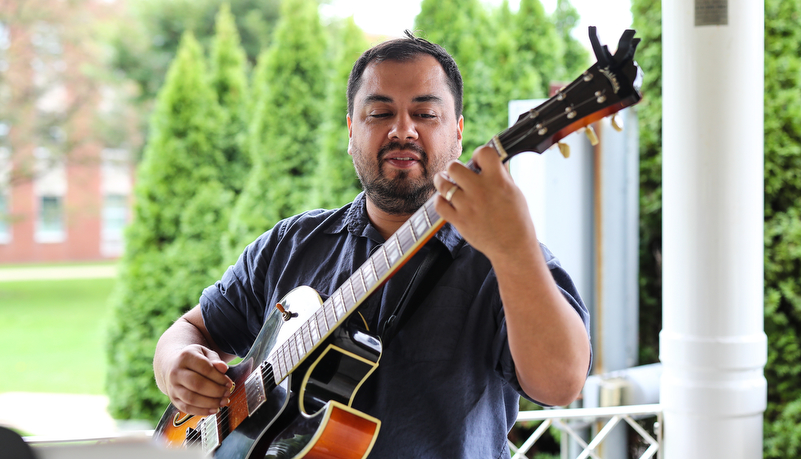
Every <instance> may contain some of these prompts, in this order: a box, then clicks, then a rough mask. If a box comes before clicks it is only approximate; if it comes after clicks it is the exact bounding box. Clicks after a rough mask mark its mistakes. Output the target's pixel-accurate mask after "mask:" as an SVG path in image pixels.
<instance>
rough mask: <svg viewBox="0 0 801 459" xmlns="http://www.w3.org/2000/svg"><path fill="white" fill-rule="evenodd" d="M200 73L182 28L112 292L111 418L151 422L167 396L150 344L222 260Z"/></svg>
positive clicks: (214, 141)
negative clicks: (156, 378) (155, 373)
mask: <svg viewBox="0 0 801 459" xmlns="http://www.w3.org/2000/svg"><path fill="white" fill-rule="evenodd" d="M205 75H206V69H205V64H204V60H203V53H202V51H201V48H200V45H199V44H198V42H197V41H196V40H195V39H194V37H193V36H192V35H191V34H187V35H185V37H184V38H183V40H182V42H181V46H180V48H179V51H178V54H177V56H176V59H175V61H174V62H173V64H172V66H171V67H170V70H169V72H168V74H167V79H166V83H165V86H164V88H163V89H162V90H161V91H160V93H159V97H158V101H157V104H156V108H155V112H154V114H153V117H152V119H151V126H150V129H151V133H152V135H151V138H150V141H149V142H148V144H147V146H146V148H145V154H144V157H143V160H142V162H141V164H140V166H139V170H138V172H137V182H136V188H135V204H134V210H133V212H134V218H133V221H132V223H131V225H130V226H129V228H128V230H127V232H126V250H125V255H124V256H123V258H122V260H121V262H120V278H119V282H118V284H117V288H116V290H115V293H114V295H113V296H112V319H111V324H110V329H109V336H108V342H107V357H108V375H107V391H108V394H109V397H110V405H109V409H110V412H111V413H112V415H113V416H114V417H116V418H120V419H146V420H151V421H153V420H156V419H158V416H159V415H160V413H161V412H162V411H163V410H164V408H165V407H166V403H167V398H166V397H165V396H164V395H163V394H161V392H159V390H158V388H157V387H156V385H155V384H154V383H153V369H152V361H153V353H154V351H155V346H156V342H157V341H158V338H159V336H161V334H162V333H163V332H164V330H166V329H167V327H169V326H170V325H171V324H172V322H173V321H174V320H175V319H176V318H177V317H178V316H180V315H181V314H182V313H183V312H185V311H186V310H188V309H189V308H191V307H192V306H194V305H195V304H196V303H197V299H198V297H199V296H200V292H201V290H202V289H203V288H204V287H205V286H207V285H209V284H210V283H211V282H212V281H213V279H214V278H215V277H216V276H217V275H218V273H211V272H209V270H210V269H213V268H216V267H218V266H220V264H221V259H220V246H219V233H220V231H221V230H222V228H223V227H224V224H225V223H226V220H227V215H226V212H227V211H226V209H228V208H229V207H230V202H229V201H230V200H231V196H230V192H228V191H226V189H225V187H224V186H223V185H222V183H221V181H220V170H222V169H224V168H225V159H224V157H223V155H222V154H221V152H220V148H219V135H218V126H219V125H220V118H219V116H218V114H219V108H218V106H217V104H216V102H215V97H214V93H213V91H212V89H211V86H210V85H209V82H208V81H207V79H206V77H205Z"/></svg>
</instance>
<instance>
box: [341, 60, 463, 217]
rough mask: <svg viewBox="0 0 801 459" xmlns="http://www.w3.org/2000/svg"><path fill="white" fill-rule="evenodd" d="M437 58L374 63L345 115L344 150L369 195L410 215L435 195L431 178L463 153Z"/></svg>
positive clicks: (459, 122)
mask: <svg viewBox="0 0 801 459" xmlns="http://www.w3.org/2000/svg"><path fill="white" fill-rule="evenodd" d="M454 111H455V108H454V99H453V95H452V94H451V93H450V90H449V89H448V84H447V77H446V76H445V72H444V71H443V70H442V67H441V66H440V64H439V62H437V60H436V59H434V58H433V57H432V56H429V55H420V56H418V57H417V58H415V59H413V60H410V61H405V62H398V61H383V62H379V63H376V62H373V63H371V64H369V65H368V66H367V68H366V69H365V70H364V74H363V75H362V83H361V87H360V88H359V90H358V92H357V93H356V95H355V97H354V103H353V118H352V119H351V117H350V116H348V136H349V138H350V143H349V144H348V153H349V154H350V155H351V156H353V164H354V166H355V167H356V172H357V174H358V175H359V180H361V182H362V186H364V189H365V192H366V193H367V197H368V199H370V200H371V201H372V202H373V203H374V204H375V205H376V207H378V208H379V209H381V210H382V211H384V212H387V213H389V214H394V215H404V214H411V213H413V212H414V211H416V210H417V209H418V208H420V207H422V205H423V204H424V203H425V201H426V200H427V199H428V198H429V197H430V196H431V195H432V194H433V192H434V184H433V177H434V175H435V174H436V173H438V172H440V171H442V170H444V168H445V166H446V165H447V164H448V163H449V162H450V161H452V160H454V159H456V158H458V157H459V155H460V154H461V152H462V143H461V142H462V129H463V126H464V122H463V119H462V118H461V117H459V119H457V118H456V114H455V113H454Z"/></svg>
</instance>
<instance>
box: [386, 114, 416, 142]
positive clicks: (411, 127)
mask: <svg viewBox="0 0 801 459" xmlns="http://www.w3.org/2000/svg"><path fill="white" fill-rule="evenodd" d="M389 138H390V139H397V140H415V139H417V126H415V122H414V118H412V117H411V116H410V115H408V114H399V115H398V116H397V117H396V118H395V123H393V125H392V129H390V131H389Z"/></svg>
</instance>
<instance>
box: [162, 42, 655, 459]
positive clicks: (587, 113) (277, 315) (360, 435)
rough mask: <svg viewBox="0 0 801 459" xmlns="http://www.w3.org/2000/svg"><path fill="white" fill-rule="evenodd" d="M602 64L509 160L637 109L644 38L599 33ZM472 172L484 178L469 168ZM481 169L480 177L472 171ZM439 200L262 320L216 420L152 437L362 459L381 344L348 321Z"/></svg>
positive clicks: (517, 143) (171, 415) (233, 451)
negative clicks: (352, 265)
mask: <svg viewBox="0 0 801 459" xmlns="http://www.w3.org/2000/svg"><path fill="white" fill-rule="evenodd" d="M590 40H591V42H592V45H593V50H594V52H595V55H596V58H597V62H596V64H594V65H593V66H592V67H590V68H589V69H588V70H587V71H585V72H584V73H583V74H582V75H581V76H579V77H578V78H577V79H576V80H575V81H573V82H572V83H570V84H569V85H567V86H566V87H564V88H562V89H561V90H560V91H559V92H558V93H557V94H556V95H555V96H553V97H552V98H550V99H549V100H547V101H546V102H545V103H543V104H541V105H539V106H538V107H536V108H533V109H531V110H529V111H528V112H526V113H524V114H522V115H521V116H520V117H519V119H518V120H517V122H516V123H515V124H514V125H513V126H511V127H510V128H508V129H506V130H505V131H503V132H501V133H500V134H498V135H496V136H495V137H493V138H492V140H491V141H490V142H489V144H491V145H492V146H494V148H495V149H496V151H498V153H499V155H500V156H501V158H502V160H503V161H507V160H509V159H510V158H511V157H513V156H515V155H517V154H519V153H522V152H526V151H533V152H537V153H542V152H544V151H545V150H547V149H548V148H550V147H551V146H552V145H554V144H555V143H557V142H558V141H559V140H560V139H562V138H564V137H565V136H567V135H568V134H570V133H572V132H574V131H576V130H578V129H580V128H583V127H586V126H588V125H589V124H590V123H592V122H594V121H597V120H599V119H601V118H603V117H606V116H609V115H611V114H614V113H616V112H618V111H619V110H621V109H623V108H625V107H628V106H630V105H633V104H636V103H637V102H639V100H640V98H641V95H640V84H641V81H642V72H641V70H640V68H639V67H638V66H637V64H636V63H635V62H634V60H633V57H634V52H635V50H636V47H637V44H638V43H639V39H637V38H634V31H633V30H626V31H625V32H624V33H623V35H622V36H621V38H620V41H619V43H618V49H617V51H616V52H615V54H614V55H612V54H611V53H610V52H609V50H608V49H607V47H606V46H601V45H600V42H599V39H598V36H597V33H596V31H595V28H594V27H590ZM468 166H469V167H471V168H472V169H473V170H476V171H477V168H476V167H475V166H474V165H473V164H472V161H471V162H468ZM477 172H478V171H477ZM435 199H436V198H435V197H432V198H431V199H429V200H428V201H427V202H426V203H425V204H424V205H423V207H421V208H420V209H419V210H417V211H416V212H415V213H414V214H413V215H412V216H411V217H410V218H409V220H407V221H406V222H405V223H404V224H403V225H402V226H401V227H400V228H399V229H398V231H397V232H395V233H394V234H393V235H392V236H390V237H389V238H388V239H387V240H386V242H385V243H384V244H383V245H382V246H381V247H379V248H378V250H376V251H375V252H374V253H373V255H371V256H370V257H369V258H368V259H367V261H366V262H365V263H364V264H362V265H361V266H360V267H359V269H358V270H356V272H355V273H354V274H353V275H351V276H350V277H349V278H348V279H347V280H346V281H345V282H344V283H343V284H342V285H341V286H340V287H339V288H338V289H337V290H336V291H335V292H334V293H333V294H332V295H331V296H330V297H329V298H328V299H327V300H325V301H322V300H321V298H320V296H319V295H318V294H317V292H315V291H314V290H313V289H311V288H310V287H298V288H295V289H293V290H292V291H291V292H289V293H288V294H287V295H286V296H285V297H283V298H282V299H281V301H280V303H278V304H277V305H276V307H275V308H274V309H272V310H271V312H270V313H269V314H268V315H267V318H266V319H265V322H264V324H263V326H262V328H261V330H260V332H259V334H258V336H257V337H256V340H255V342H254V344H253V347H252V348H251V350H250V352H248V354H247V355H246V356H245V357H244V358H243V359H242V361H241V362H240V363H238V364H236V365H233V366H231V367H230V368H229V370H228V373H227V374H228V376H229V377H230V378H231V380H232V381H233V382H234V386H233V387H232V388H231V393H230V394H229V399H230V403H229V404H228V406H226V407H224V408H222V409H220V411H219V412H218V413H217V414H214V415H210V416H205V417H201V416H193V415H188V414H185V413H182V412H180V411H179V410H178V409H177V408H175V407H174V406H173V405H169V406H168V407H167V409H166V411H165V412H164V414H163V416H162V418H161V420H160V422H159V424H158V426H157V428H156V430H155V433H154V437H155V439H156V440H157V441H159V442H161V443H163V444H165V445H167V446H168V447H198V448H200V449H202V451H203V452H205V453H206V454H208V455H212V456H214V457H216V458H237V459H238V458H256V457H259V458H261V457H265V456H266V457H267V458H276V459H277V458H287V459H289V458H307V459H313V458H343V459H350V458H363V457H366V456H367V454H368V453H369V452H370V450H371V448H372V445H373V444H374V442H375V440H376V438H377V435H378V431H379V429H380V425H381V421H380V420H378V419H376V418H374V417H372V416H369V415H367V414H364V413H361V412H359V411H357V410H355V409H353V408H352V407H351V402H352V400H353V398H354V396H355V394H356V392H357V391H358V389H359V387H360V386H361V385H362V383H363V382H364V381H365V380H366V379H367V378H368V377H369V376H370V374H371V373H372V372H373V371H374V370H375V369H376V367H377V366H378V362H379V359H380V357H381V352H382V347H381V342H380V340H379V338H378V337H376V336H374V335H372V334H370V333H368V332H367V331H365V330H363V329H361V328H359V327H358V326H357V324H356V323H355V322H356V321H350V320H348V319H349V317H350V316H351V315H352V314H353V312H354V311H355V310H356V309H357V308H358V307H359V306H360V305H361V304H362V303H363V302H364V301H365V300H366V299H367V298H368V297H369V296H370V295H371V294H372V293H373V292H375V291H376V290H377V289H378V288H380V287H381V286H382V285H383V284H384V283H385V282H386V281H387V280H388V279H389V278H390V277H391V276H392V275H393V274H395V272H397V271H398V270H399V269H400V268H401V267H402V266H403V265H404V264H405V263H406V262H407V261H408V260H409V259H410V258H411V257H412V256H413V255H414V254H415V253H416V252H417V251H418V250H419V249H420V248H421V247H422V246H423V245H424V244H425V243H426V242H427V241H428V240H429V239H430V238H431V237H432V236H433V235H434V234H435V233H436V232H437V231H438V230H439V229H440V228H442V226H443V225H444V224H445V221H444V220H443V219H442V217H440V216H439V214H437V212H436V211H435V210H434V202H435Z"/></svg>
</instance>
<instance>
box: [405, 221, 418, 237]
mask: <svg viewBox="0 0 801 459" xmlns="http://www.w3.org/2000/svg"><path fill="white" fill-rule="evenodd" d="M406 223H407V225H408V226H409V234H411V235H412V240H413V241H417V235H416V234H414V227H413V225H411V224H409V222H408V221H407V222H406Z"/></svg>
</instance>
